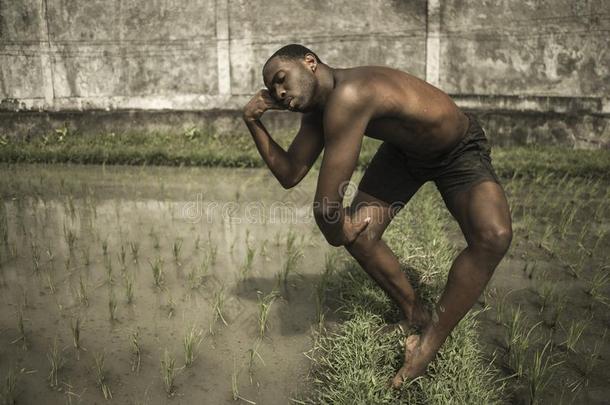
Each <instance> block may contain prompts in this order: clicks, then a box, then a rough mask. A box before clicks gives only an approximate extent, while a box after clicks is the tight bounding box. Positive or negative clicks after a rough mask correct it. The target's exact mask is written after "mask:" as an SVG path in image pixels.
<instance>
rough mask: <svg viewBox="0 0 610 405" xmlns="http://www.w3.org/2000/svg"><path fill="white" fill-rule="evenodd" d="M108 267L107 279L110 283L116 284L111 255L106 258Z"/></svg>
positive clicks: (106, 266)
mask: <svg viewBox="0 0 610 405" xmlns="http://www.w3.org/2000/svg"><path fill="white" fill-rule="evenodd" d="M104 262H105V266H104V267H105V268H106V279H107V282H108V284H109V285H112V284H114V278H113V277H112V260H110V258H109V257H107V258H105V259H104Z"/></svg>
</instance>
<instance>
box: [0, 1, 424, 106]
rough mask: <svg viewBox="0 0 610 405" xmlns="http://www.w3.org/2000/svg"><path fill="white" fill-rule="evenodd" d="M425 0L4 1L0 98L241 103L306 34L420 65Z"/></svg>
mask: <svg viewBox="0 0 610 405" xmlns="http://www.w3.org/2000/svg"><path fill="white" fill-rule="evenodd" d="M425 16H426V2H425V0H417V1H409V2H403V1H402V0H366V1H358V2H354V1H351V0H338V1H333V2H325V1H318V0H307V1H303V0H289V1H281V2H280V1H249V0H233V1H231V2H229V0H152V1H150V0H86V1H85V0H61V1H59V0H13V1H4V0H0V100H3V102H2V104H0V108H1V107H3V109H5V110H6V109H13V110H21V109H26V110H36V109H38V110H48V111H61V110H66V109H79V110H80V109H84V110H89V109H131V108H137V109H181V110H201V109H215V108H222V109H227V108H239V107H241V106H242V105H243V104H245V103H246V102H247V100H248V96H249V95H251V94H253V93H254V92H255V91H256V90H257V89H258V88H260V87H262V85H263V83H262V76H261V68H262V64H263V63H264V62H265V60H266V59H267V58H268V56H269V55H270V54H271V53H273V51H275V50H276V49H277V48H279V47H280V46H282V45H284V44H286V43H289V42H300V43H305V44H307V45H308V46H310V47H312V48H313V49H315V51H316V53H318V54H319V55H320V57H323V60H324V61H326V62H327V63H329V64H331V65H334V66H346V67H347V66H354V65H358V64H373V63H376V64H387V65H392V66H396V67H398V68H400V69H405V70H409V71H411V72H413V73H415V74H417V75H420V76H422V75H424V70H425V66H424V64H425V38H426V18H425Z"/></svg>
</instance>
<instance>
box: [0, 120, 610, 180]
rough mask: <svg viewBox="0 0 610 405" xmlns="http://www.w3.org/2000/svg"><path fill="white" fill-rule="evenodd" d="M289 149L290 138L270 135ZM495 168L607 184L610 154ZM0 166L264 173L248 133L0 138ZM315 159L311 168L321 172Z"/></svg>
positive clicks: (513, 150)
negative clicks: (188, 168) (76, 165)
mask: <svg viewBox="0 0 610 405" xmlns="http://www.w3.org/2000/svg"><path fill="white" fill-rule="evenodd" d="M273 136H274V139H275V140H276V141H277V142H278V143H279V144H280V145H282V146H283V147H284V148H287V147H288V145H290V142H291V141H292V138H293V134H287V133H278V134H274V135H273ZM379 144H380V141H378V140H375V139H371V138H365V139H364V142H363V146H362V152H361V154H360V158H359V161H358V167H359V168H364V167H365V166H366V165H367V164H368V162H369V161H370V159H371V157H372V156H373V155H374V154H375V152H376V150H377V147H378V146H379ZM492 158H493V163H494V166H495V168H496V171H497V172H498V174H499V175H500V176H502V177H505V178H506V177H514V176H515V177H519V176H533V175H544V174H553V175H560V176H561V175H564V174H569V175H572V176H587V177H588V176H595V177H604V178H610V151H609V150H574V149H567V148H561V147H547V146H545V147H539V146H533V147H510V148H494V149H493V150H492ZM0 162H7V163H16V162H24V163H89V164H128V165H143V164H147V165H168V166H226V167H263V166H264V165H265V163H264V162H263V160H262V159H261V158H260V155H259V154H258V150H257V149H256V146H255V145H254V142H253V141H252V139H251V137H250V135H249V134H247V133H245V132H244V133H243V134H240V135H218V134H207V133H202V132H199V131H198V130H196V129H195V128H192V129H190V130H189V131H186V132H184V133H146V134H144V133H121V134H115V133H106V134H97V135H81V134H78V133H71V132H70V131H69V130H67V129H59V130H56V132H55V133H53V134H50V135H48V136H43V137H39V138H35V139H31V140H16V138H14V137H8V136H6V135H2V136H0ZM320 163H321V159H318V161H317V162H316V165H315V166H314V167H319V165H320Z"/></svg>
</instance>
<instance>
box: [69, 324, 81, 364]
mask: <svg viewBox="0 0 610 405" xmlns="http://www.w3.org/2000/svg"><path fill="white" fill-rule="evenodd" d="M70 329H71V330H72V345H73V346H74V349H76V357H77V358H78V357H79V352H80V350H81V345H80V318H79V317H78V316H77V317H76V318H72V321H71V322H70Z"/></svg>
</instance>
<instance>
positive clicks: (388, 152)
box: [358, 142, 424, 215]
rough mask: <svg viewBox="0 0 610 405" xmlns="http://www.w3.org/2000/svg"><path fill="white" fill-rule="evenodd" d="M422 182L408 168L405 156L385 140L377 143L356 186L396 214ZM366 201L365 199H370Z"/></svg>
mask: <svg viewBox="0 0 610 405" xmlns="http://www.w3.org/2000/svg"><path fill="white" fill-rule="evenodd" d="M423 183H424V182H423V181H421V180H420V179H416V178H415V177H414V176H413V175H412V174H411V172H410V171H409V167H408V162H407V158H406V157H405V156H404V155H403V154H402V152H401V151H400V150H399V149H398V148H396V147H395V146H393V145H392V144H390V143H388V142H384V143H382V144H381V146H380V147H379V149H378V150H377V152H376V153H375V155H374V156H373V158H372V159H371V162H370V163H369V165H368V167H367V168H366V170H365V172H364V174H363V176H362V179H361V180H360V183H359V185H358V191H362V192H364V193H366V195H367V196H368V197H366V199H367V200H370V201H373V200H372V198H373V199H376V200H378V201H379V202H381V203H385V205H387V206H388V207H390V209H391V210H392V212H393V215H395V214H397V213H398V211H400V210H401V209H402V208H403V207H404V206H405V205H406V204H407V202H408V201H409V200H410V199H411V198H412V197H413V195H414V194H415V193H416V192H417V190H419V188H420V187H421V186H422V184H423ZM370 201H369V202H370Z"/></svg>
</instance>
